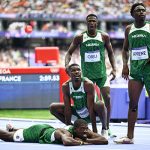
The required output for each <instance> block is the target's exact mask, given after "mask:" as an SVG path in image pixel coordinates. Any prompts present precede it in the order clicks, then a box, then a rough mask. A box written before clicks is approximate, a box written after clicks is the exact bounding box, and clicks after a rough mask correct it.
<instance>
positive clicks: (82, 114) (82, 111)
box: [76, 107, 89, 118]
mask: <svg viewBox="0 0 150 150" xmlns="http://www.w3.org/2000/svg"><path fill="white" fill-rule="evenodd" d="M76 112H77V114H78V115H79V116H80V117H81V118H86V117H88V116H89V111H88V109H87V108H86V107H83V108H82V109H80V110H76Z"/></svg>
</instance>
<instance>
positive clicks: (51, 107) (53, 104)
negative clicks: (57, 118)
mask: <svg viewBox="0 0 150 150" xmlns="http://www.w3.org/2000/svg"><path fill="white" fill-rule="evenodd" d="M49 110H50V112H51V113H52V114H53V112H54V111H55V110H56V104H55V103H52V104H50V105H49Z"/></svg>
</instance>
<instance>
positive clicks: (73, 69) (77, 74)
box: [68, 63, 81, 81]
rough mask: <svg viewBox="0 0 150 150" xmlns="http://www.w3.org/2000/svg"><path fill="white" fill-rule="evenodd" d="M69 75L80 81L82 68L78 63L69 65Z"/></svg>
mask: <svg viewBox="0 0 150 150" xmlns="http://www.w3.org/2000/svg"><path fill="white" fill-rule="evenodd" d="M68 75H69V76H70V77H71V79H72V80H74V81H78V80H80V79H81V68H80V66H79V65H78V64H75V63H74V64H71V65H70V66H69V67H68Z"/></svg>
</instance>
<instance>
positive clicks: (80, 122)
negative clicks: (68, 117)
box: [73, 119, 88, 128]
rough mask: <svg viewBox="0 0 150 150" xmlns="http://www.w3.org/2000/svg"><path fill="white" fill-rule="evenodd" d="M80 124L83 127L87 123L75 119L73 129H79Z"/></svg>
mask: <svg viewBox="0 0 150 150" xmlns="http://www.w3.org/2000/svg"><path fill="white" fill-rule="evenodd" d="M82 124H85V125H88V123H87V122H86V121H85V120H83V119H77V120H76V121H75V122H74V125H73V126H74V128H78V127H80V126H81V125H82Z"/></svg>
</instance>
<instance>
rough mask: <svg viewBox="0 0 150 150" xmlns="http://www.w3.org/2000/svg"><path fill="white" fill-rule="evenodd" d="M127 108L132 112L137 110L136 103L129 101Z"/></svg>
mask: <svg viewBox="0 0 150 150" xmlns="http://www.w3.org/2000/svg"><path fill="white" fill-rule="evenodd" d="M129 109H130V110H131V111H132V112H137V110H138V104H136V103H133V102H130V104H129Z"/></svg>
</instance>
